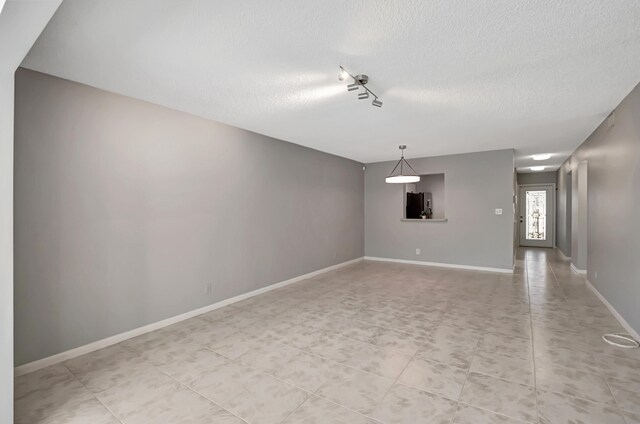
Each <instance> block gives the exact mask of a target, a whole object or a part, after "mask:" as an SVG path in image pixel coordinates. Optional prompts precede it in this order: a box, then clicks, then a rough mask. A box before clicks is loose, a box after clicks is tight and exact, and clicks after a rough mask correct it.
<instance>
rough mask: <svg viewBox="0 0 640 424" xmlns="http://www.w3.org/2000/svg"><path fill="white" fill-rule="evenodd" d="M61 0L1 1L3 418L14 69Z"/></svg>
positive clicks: (1, 408)
mask: <svg viewBox="0 0 640 424" xmlns="http://www.w3.org/2000/svg"><path fill="white" fill-rule="evenodd" d="M60 1H62V0H49V1H37V2H36V1H13V0H9V1H7V2H6V3H5V2H0V10H1V11H0V40H2V42H0V423H12V422H13V365H14V361H13V276H14V274H13V117H14V114H13V112H14V72H15V70H16V68H17V67H18V65H19V64H20V62H21V61H22V59H23V58H24V56H25V55H26V54H27V52H28V51H29V49H30V48H31V46H32V45H33V42H34V41H35V40H36V38H37V37H38V35H39V34H40V32H41V31H42V28H44V26H45V25H46V24H47V22H48V21H49V19H50V18H51V15H53V12H55V10H56V8H57V7H58V5H59V4H60Z"/></svg>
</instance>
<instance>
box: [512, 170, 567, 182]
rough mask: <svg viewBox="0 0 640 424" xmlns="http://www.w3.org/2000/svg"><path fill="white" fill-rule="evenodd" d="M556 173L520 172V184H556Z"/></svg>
mask: <svg viewBox="0 0 640 424" xmlns="http://www.w3.org/2000/svg"><path fill="white" fill-rule="evenodd" d="M556 182H557V173H556V172H519V173H518V184H552V183H553V184H555V183H556Z"/></svg>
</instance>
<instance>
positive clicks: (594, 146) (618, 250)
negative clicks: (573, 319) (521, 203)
mask: <svg viewBox="0 0 640 424" xmlns="http://www.w3.org/2000/svg"><path fill="white" fill-rule="evenodd" d="M639 123H640V87H638V86H637V87H636V88H635V89H634V90H633V91H632V92H631V93H630V94H629V95H628V96H627V97H626V98H625V99H624V100H623V101H622V103H621V104H620V105H619V106H618V108H617V109H616V110H615V112H614V120H613V121H612V120H610V119H607V120H605V121H604V122H603V123H602V124H601V125H600V126H599V127H598V128H597V129H596V130H595V131H594V132H593V134H591V135H590V136H589V138H587V140H586V141H585V142H584V143H583V144H582V145H581V146H580V147H578V149H577V150H576V151H575V152H574V153H573V154H572V155H571V157H570V158H569V159H568V160H567V161H566V162H565V163H564V164H563V165H562V167H561V168H560V170H558V183H559V187H560V189H561V190H564V189H566V187H565V186H566V183H567V181H566V174H567V172H569V171H572V177H573V178H572V180H573V186H574V187H575V186H576V181H575V180H576V176H577V177H578V178H577V179H578V181H577V184H578V185H580V181H579V180H580V178H581V177H582V176H583V174H584V173H585V170H586V171H587V172H588V177H587V180H588V184H587V193H588V197H587V198H586V199H582V202H583V203H585V202H586V209H587V213H586V219H584V222H583V223H584V224H586V236H587V237H586V242H587V249H586V250H587V252H586V253H587V260H586V267H587V277H588V279H589V281H590V282H591V283H592V284H593V285H594V286H595V287H596V288H597V289H598V291H600V293H602V295H603V296H604V297H605V298H606V299H607V300H608V301H609V303H611V304H612V305H613V306H614V307H615V308H616V310H617V311H618V312H619V313H620V314H621V315H622V316H623V317H624V318H625V319H626V320H627V321H628V322H629V324H631V325H632V326H633V327H634V328H635V330H636V331H640V308H639V307H638V299H640V283H639V281H640V280H639V278H640V261H638V258H640V225H638V213H639V212H638V211H640V125H639ZM612 124H613V125H612ZM581 163H582V164H586V168H584V165H583V167H582V169H579V168H580V164H581ZM574 199H575V196H574ZM574 206H575V205H574ZM567 213H568V212H567V210H566V208H565V209H563V210H559V215H560V216H561V217H563V216H566V214H567ZM578 227H579V226H578ZM574 228H575V225H574ZM558 235H559V236H561V235H562V234H558ZM576 236H577V235H576V234H573V238H574V239H575V237H576ZM563 242H564V243H566V242H567V241H566V240H563ZM575 255H576V252H572V255H571V256H572V260H573V257H574V256H575ZM596 273H597V274H598V278H596Z"/></svg>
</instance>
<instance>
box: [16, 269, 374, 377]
mask: <svg viewBox="0 0 640 424" xmlns="http://www.w3.org/2000/svg"><path fill="white" fill-rule="evenodd" d="M362 260H363V258H357V259H353V260H350V261H347V262H342V263H340V264H337V265H332V266H329V267H327V268H323V269H319V270H317V271H313V272H310V273H308V274H304V275H300V276H298V277H294V278H291V279H289V280H285V281H280V282H279V283H274V284H271V285H269V286H266V287H262V288H260V289H257V290H253V291H250V292H248V293H243V294H240V295H238V296H235V297H231V298H229V299H225V300H221V301H220V302H216V303H213V304H211V305H207V306H204V307H202V308H198V309H194V310H192V311H189V312H185V313H183V314H180V315H176V316H174V317H171V318H167V319H163V320H162V321H158V322H154V323H152V324H148V325H145V326H143V327H138V328H134V329H133V330H129V331H126V332H124V333H120V334H116V335H115V336H111V337H107V338H106V339H102V340H98V341H95V342H93V343H89V344H86V345H84V346H80V347H76V348H74V349H71V350H67V351H65V352H61V353H58V354H55V355H53V356H49V357H46V358H42V359H38V360H37V361H33V362H29V363H27V364H24V365H20V366H18V367H16V368H15V369H14V375H15V376H16V377H17V376H20V375H24V374H27V373H30V372H33V371H37V370H39V369H42V368H46V367H48V366H51V365H55V364H58V363H60V362H63V361H67V360H69V359H72V358H76V357H78V356H82V355H85V354H87V353H91V352H94V351H96V350H100V349H104V348H105V347H109V346H112V345H114V344H117V343H120V342H123V341H125V340H128V339H131V338H133V337H137V336H140V335H142V334H145V333H150V332H152V331H155V330H159V329H160V328H163V327H167V326H169V325H172V324H175V323H178V322H180V321H184V320H187V319H189V318H193V317H195V316H198V315H202V314H204V313H207V312H210V311H213V310H215V309H219V308H222V307H224V306H227V305H230V304H232V303H236V302H240V301H241V300H245V299H249V298H251V297H254V296H257V295H260V294H263V293H266V292H269V291H272V290H275V289H279V288H281V287H284V286H288V285H289V284H293V283H297V282H299V281H302V280H306V279H309V278H311V277H315V276H316V275H319V274H323V273H325V272H329V271H333V270H335V269H338V268H342V267H345V266H347V265H351V264H354V263H357V262H360V261H362Z"/></svg>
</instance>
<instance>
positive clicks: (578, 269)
mask: <svg viewBox="0 0 640 424" xmlns="http://www.w3.org/2000/svg"><path fill="white" fill-rule="evenodd" d="M571 270H572V271H573V272H575V273H576V274H580V275H587V270H586V269H580V268H577V267H576V266H575V265H574V264H573V262H571Z"/></svg>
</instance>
